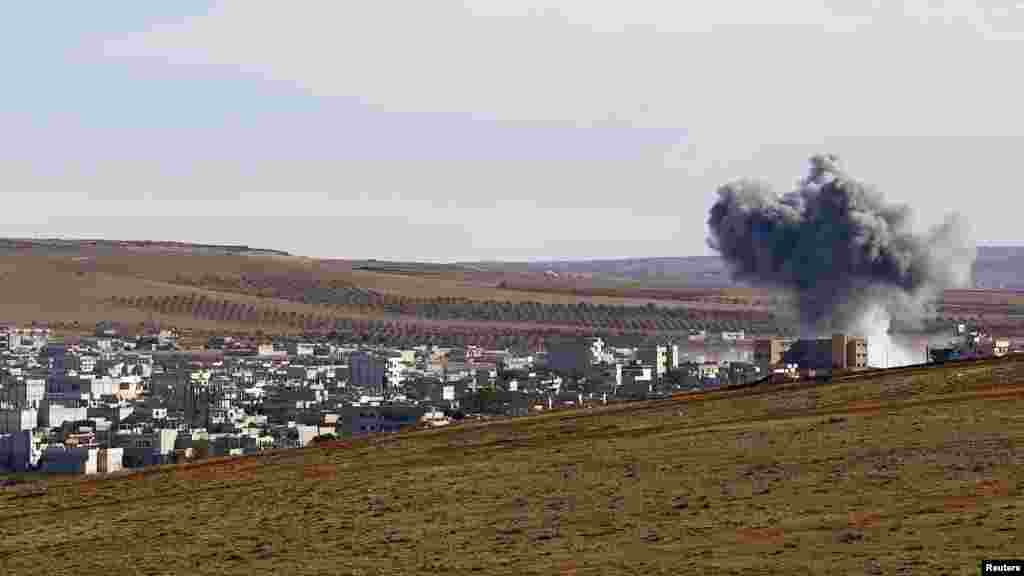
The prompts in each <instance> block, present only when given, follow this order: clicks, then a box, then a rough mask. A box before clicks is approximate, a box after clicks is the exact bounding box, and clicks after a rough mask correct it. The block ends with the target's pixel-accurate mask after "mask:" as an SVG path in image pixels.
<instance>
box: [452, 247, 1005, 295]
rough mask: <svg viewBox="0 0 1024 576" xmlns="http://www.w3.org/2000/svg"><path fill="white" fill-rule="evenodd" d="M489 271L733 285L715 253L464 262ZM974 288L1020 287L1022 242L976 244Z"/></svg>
mask: <svg viewBox="0 0 1024 576" xmlns="http://www.w3.org/2000/svg"><path fill="white" fill-rule="evenodd" d="M461 265H462V266H467V267H468V266H474V267H477V268H480V269H484V270H490V271H499V270H503V271H515V272H546V271H548V270H550V271H552V272H555V273H558V274H577V275H593V276H597V277H601V278H604V279H607V280H613V279H614V280H617V281H627V282H628V281H633V282H641V281H642V282H645V283H651V282H653V283H659V282H670V283H683V284H686V285H688V286H695V287H697V286H701V287H728V286H735V285H736V284H735V283H734V282H733V281H732V279H731V278H730V276H729V270H728V268H727V267H726V265H725V262H724V261H723V260H722V259H721V258H719V257H718V256H680V257H653V258H615V259H599V260H550V261H539V262H537V261H535V262H465V263H461ZM974 285H975V287H976V288H998V289H1018V288H1024V246H979V247H978V257H977V260H975V263H974Z"/></svg>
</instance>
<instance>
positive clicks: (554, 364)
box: [547, 338, 604, 373]
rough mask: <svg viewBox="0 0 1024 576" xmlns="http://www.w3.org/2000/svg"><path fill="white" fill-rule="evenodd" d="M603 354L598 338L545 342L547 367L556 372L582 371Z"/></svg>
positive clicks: (602, 342) (600, 341)
mask: <svg viewBox="0 0 1024 576" xmlns="http://www.w3.org/2000/svg"><path fill="white" fill-rule="evenodd" d="M603 356H604V341H603V340H601V339H600V338H579V339H564V340H554V341H551V342H548V344H547V367H548V369H549V370H554V371H556V372H565V373H569V372H584V371H586V370H587V368H589V367H590V366H592V365H593V364H594V363H595V362H597V361H598V360H600V359H601V358H603Z"/></svg>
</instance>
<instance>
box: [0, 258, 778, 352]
mask: <svg viewBox="0 0 1024 576" xmlns="http://www.w3.org/2000/svg"><path fill="white" fill-rule="evenodd" d="M5 246H6V248H4V247H5ZM508 277H509V276H503V275H498V276H495V275H493V274H487V273H482V272H478V271H472V270H464V269H462V268H460V267H457V266H450V265H448V266H432V265H418V264H402V263H388V262H358V261H339V260H316V259H311V258H303V257H297V256H289V255H284V254H281V253H272V252H270V251H254V250H252V249H248V248H245V247H240V248H237V249H235V248H232V247H205V246H200V247H195V246H187V245H166V244H159V243H131V242H125V243H118V242H106V243H96V242H93V241H81V242H79V243H77V244H75V243H74V242H73V241H66V240H61V241H8V242H7V243H6V244H3V243H0V287H2V289H3V291H4V298H3V299H2V300H3V301H2V302H0V320H2V321H9V322H19V323H28V322H37V323H45V324H49V325H55V324H57V323H60V324H61V325H62V326H63V327H65V328H69V329H70V328H73V327H75V326H76V325H77V326H79V327H88V326H91V325H93V324H95V323H96V322H99V321H101V320H113V321H119V322H122V323H127V324H138V323H140V322H143V321H153V322H157V323H162V324H165V325H173V326H176V327H179V328H185V329H191V330H197V331H203V330H213V329H221V330H231V331H248V332H255V331H258V330H262V331H265V332H280V331H292V332H297V331H318V332H329V331H338V332H341V333H346V334H348V335H350V336H356V337H359V338H364V339H375V340H379V339H385V340H387V341H396V342H405V343H409V342H414V341H415V342H416V343H422V342H423V341H428V340H429V341H437V342H440V341H450V342H452V343H477V344H481V345H495V346H498V345H501V346H505V345H514V344H518V345H522V346H530V345H535V344H536V343H537V342H539V341H540V340H541V339H542V338H544V335H545V334H550V333H556V332H557V333H566V332H568V333H573V334H575V333H588V334H596V333H601V334H616V333H618V334H626V333H634V334H647V335H656V334H685V333H687V332H688V331H689V330H691V329H700V328H707V329H721V330H733V329H747V330H751V329H752V328H754V327H759V329H760V330H761V331H774V330H775V329H776V326H775V325H776V322H775V320H774V319H773V317H774V314H773V313H772V312H771V311H770V310H769V309H768V308H767V307H765V306H763V305H758V303H755V302H752V301H743V300H742V299H741V298H732V297H730V298H723V297H720V295H718V294H716V293H711V294H704V295H697V296H696V297H693V296H692V295H688V296H686V297H685V298H683V297H678V298H676V297H675V295H673V296H672V298H669V299H666V298H665V297H664V295H662V294H644V293H621V294H620V293H613V294H607V295H603V294H590V293H573V292H566V291H561V290H553V289H548V287H543V286H542V287H540V288H539V289H537V290H524V289H512V288H509V289H505V288H501V287H499V286H500V285H501V282H502V281H504V280H503V279H507V278H508ZM654 305H656V308H652V306H654Z"/></svg>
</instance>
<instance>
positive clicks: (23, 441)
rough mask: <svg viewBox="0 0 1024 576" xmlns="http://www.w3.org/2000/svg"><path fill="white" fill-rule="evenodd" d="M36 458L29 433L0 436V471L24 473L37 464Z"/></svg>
mask: <svg viewBox="0 0 1024 576" xmlns="http://www.w3.org/2000/svg"><path fill="white" fill-rule="evenodd" d="M38 458H39V453H38V452H37V451H36V450H35V448H34V446H33V443H32V433H31V432H28V431H24V432H16V433H13V434H2V435H0V470H2V471H6V472H25V471H26V470H29V469H30V468H32V467H34V466H35V465H36V464H37V463H38Z"/></svg>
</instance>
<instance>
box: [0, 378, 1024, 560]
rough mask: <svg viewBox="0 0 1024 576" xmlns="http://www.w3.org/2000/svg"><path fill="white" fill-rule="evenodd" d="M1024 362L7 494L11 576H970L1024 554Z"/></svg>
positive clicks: (649, 406)
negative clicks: (983, 564)
mask: <svg viewBox="0 0 1024 576" xmlns="http://www.w3.org/2000/svg"><path fill="white" fill-rule="evenodd" d="M1022 414H1024V362H1022V361H1020V360H1017V359H1011V360H1008V361H999V362H989V363H979V364H974V365H965V366H956V367H945V368H937V369H930V370H904V371H893V372H890V373H887V374H886V375H883V376H877V375H876V376H870V377H860V378H857V379H852V380H849V381H844V382H836V383H832V384H828V385H816V386H812V387H801V386H797V387H790V388H785V387H775V388H766V389H757V390H747V391H731V392H717V393H710V394H705V395H700V396H691V397H685V398H675V399H672V400H667V401H657V402H647V403H641V404H634V405H627V406H618V407H614V408H612V407H609V408H605V409H600V410H591V411H583V412H565V413H553V414H548V415H543V416H537V417H530V418H522V419H517V420H511V421H504V422H494V423H490V424H486V425H473V426H464V427H461V428H455V429H448V430H434V431H427V432H411V433H405V434H399V435H394V436H388V437H379V438H373V439H366V440H359V441H354V442H351V443H337V444H334V445H331V446H325V447H317V448H311V449H305V450H297V451H287V452H277V453H271V454H266V455H261V456H256V457H243V458H234V459H224V460H214V461H210V462H207V463H201V464H197V465H190V466H186V467H166V468H162V469H158V470H152V471H147V472H144V473H140V474H135V475H130V476H125V477H117V478H109V479H99V480H89V481H53V482H51V483H49V484H48V485H43V486H23V487H17V488H12V489H7V490H5V491H3V492H0V535H2V538H0V564H2V566H3V570H4V573H5V574H39V573H50V574H55V573H74V574H81V575H89V574H111V573H120V572H132V573H144V574H218V575H229V574H254V573H281V574H285V573H287V574H298V573H302V574H317V573H322V574H350V573H358V574H441V573H445V574H468V573H479V574H557V573H561V574H578V575H582V574H622V573H630V574H690V573H706V572H707V569H708V568H712V567H714V568H716V572H723V573H748V574H753V573H757V574H769V573H776V574H810V573H844V574H845V573H850V574H863V573H878V574H882V573H900V572H906V573H940V572H938V571H937V572H932V570H933V569H939V570H940V571H948V572H949V573H957V574H958V573H973V572H972V571H973V570H975V569H976V566H977V563H978V560H979V559H980V558H1000V557H1012V556H1014V552H1015V551H1017V552H1019V550H1020V549H1021V548H1020V546H1021V540H1020V538H1021V536H1022V534H1021V531H1020V528H1019V522H1018V520H1017V519H1018V515H1019V510H1020V507H1021V506H1024V493H1022V490H1024V469H1022V468H1021V464H1022V453H1021V452H1020V450H1019V446H1020V445H1021V443H1022V442H1024V418H1022Z"/></svg>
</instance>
